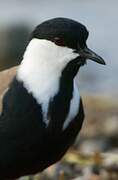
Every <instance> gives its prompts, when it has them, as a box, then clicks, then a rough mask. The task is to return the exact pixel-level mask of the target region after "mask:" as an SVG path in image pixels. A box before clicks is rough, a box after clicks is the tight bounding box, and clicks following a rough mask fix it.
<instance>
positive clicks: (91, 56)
mask: <svg viewBox="0 0 118 180" xmlns="http://www.w3.org/2000/svg"><path fill="white" fill-rule="evenodd" d="M78 52H79V54H80V56H81V57H83V58H86V59H91V60H92V61H95V62H97V63H99V64H103V65H105V64H106V63H105V61H104V59H102V57H100V56H98V55H97V54H96V53H94V52H93V51H92V50H90V49H89V48H87V47H85V48H84V49H80V50H79V51H78Z"/></svg>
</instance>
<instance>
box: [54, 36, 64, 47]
mask: <svg viewBox="0 0 118 180" xmlns="http://www.w3.org/2000/svg"><path fill="white" fill-rule="evenodd" d="M53 41H54V43H55V44H56V45H58V46H65V42H64V39H63V38H59V37H55V38H54V40H53Z"/></svg>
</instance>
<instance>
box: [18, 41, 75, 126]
mask: <svg viewBox="0 0 118 180" xmlns="http://www.w3.org/2000/svg"><path fill="white" fill-rule="evenodd" d="M77 56H78V54H77V53H74V52H73V50H72V49H70V48H67V47H61V46H57V45H55V44H54V43H53V42H51V41H48V40H41V39H32V40H31V41H30V43H29V45H28V47H27V49H26V51H25V53H24V57H23V60H22V62H21V65H20V67H19V69H18V72H17V80H19V81H22V82H23V84H24V87H25V88H26V89H27V91H28V92H29V93H32V95H33V97H34V98H35V99H36V101H37V102H38V104H40V105H41V106H42V111H43V121H44V122H45V124H46V125H48V122H49V120H48V119H47V112H48V105H49V102H50V100H51V98H53V97H54V96H55V95H56V94H57V92H58V91H59V80H60V77H61V73H62V71H63V69H64V68H65V66H66V65H67V63H68V62H69V61H71V60H72V59H75V58H76V57H77Z"/></svg>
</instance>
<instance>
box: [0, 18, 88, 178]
mask: <svg viewBox="0 0 118 180" xmlns="http://www.w3.org/2000/svg"><path fill="white" fill-rule="evenodd" d="M87 37H88V32H87V30H86V28H85V26H83V25H81V24H80V23H78V22H76V21H73V20H70V19H66V18H56V19H52V20H49V21H46V22H44V23H42V24H41V25H39V26H38V27H37V28H36V29H35V31H34V32H33V34H32V36H31V40H32V39H33V38H37V39H46V40H48V41H51V42H54V43H55V44H56V45H58V46H65V47H68V48H71V49H73V51H74V52H76V51H78V49H79V50H80V49H83V48H84V47H86V39H87ZM78 47H79V48H78ZM55 61H56V59H55ZM85 61H86V57H85V56H84V57H82V56H81V55H80V56H78V57H77V58H75V59H72V60H70V61H69V62H68V63H67V64H66V66H65V67H64V68H63V70H62V72H61V76H60V78H59V88H58V92H57V93H56V94H55V95H54V96H53V98H50V102H49V105H48V111H47V116H48V117H49V123H48V125H47V126H46V124H45V121H44V112H43V109H42V104H41V103H39V102H38V101H37V99H36V98H35V97H34V95H33V94H32V92H29V91H28V89H27V88H26V87H25V85H24V82H23V81H21V80H19V79H18V78H17V76H16V77H15V78H14V79H13V81H12V83H11V84H10V87H9V89H8V91H7V92H6V94H5V96H4V98H3V110H2V113H1V116H0V179H1V180H5V179H14V178H17V177H20V176H24V175H27V174H34V173H36V172H41V171H42V170H44V169H45V168H47V167H48V166H50V165H51V164H53V163H55V162H57V161H58V160H60V158H61V157H62V156H63V155H64V154H65V152H66V151H67V150H68V148H69V147H70V146H71V145H72V144H73V143H74V141H75V138H76V136H77V135H78V132H79V131H80V129H81V127H82V123H83V119H84V110H83V105H82V100H81V98H80V100H79V101H80V102H79V106H78V111H77V113H76V115H75V116H74V117H73V118H72V119H71V121H70V122H69V124H68V126H67V127H66V128H65V129H63V125H64V122H65V120H66V118H67V115H68V113H69V111H70V104H71V100H72V98H73V96H74V95H73V91H74V84H73V80H74V78H75V76H76V75H77V72H78V70H79V68H80V66H81V65H83V64H84V63H85ZM29 63H30V62H29ZM34 73H35V72H34ZM37 83H38V82H37ZM40 88H42V87H40ZM39 91H40V89H39ZM49 91H50V89H49Z"/></svg>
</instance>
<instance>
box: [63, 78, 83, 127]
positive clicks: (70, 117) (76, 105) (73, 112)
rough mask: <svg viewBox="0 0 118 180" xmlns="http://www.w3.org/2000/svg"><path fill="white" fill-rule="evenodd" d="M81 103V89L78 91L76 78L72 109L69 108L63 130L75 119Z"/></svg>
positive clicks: (71, 103)
mask: <svg viewBox="0 0 118 180" xmlns="http://www.w3.org/2000/svg"><path fill="white" fill-rule="evenodd" d="M79 105H80V95H79V91H78V88H77V86H76V83H75V80H74V90H73V97H72V99H71V102H70V109H69V113H68V116H67V118H66V120H65V122H64V125H63V130H65V129H66V128H67V127H68V125H69V124H70V122H71V121H73V119H74V118H75V117H76V115H77V114H78V111H79Z"/></svg>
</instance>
